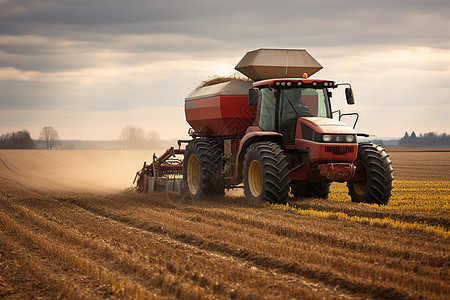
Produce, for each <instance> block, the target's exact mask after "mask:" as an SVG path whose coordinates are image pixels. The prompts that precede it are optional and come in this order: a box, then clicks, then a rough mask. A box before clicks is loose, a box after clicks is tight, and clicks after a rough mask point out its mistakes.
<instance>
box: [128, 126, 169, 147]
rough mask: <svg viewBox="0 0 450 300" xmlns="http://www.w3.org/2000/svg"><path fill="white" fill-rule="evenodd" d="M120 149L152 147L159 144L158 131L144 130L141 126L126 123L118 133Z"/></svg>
mask: <svg viewBox="0 0 450 300" xmlns="http://www.w3.org/2000/svg"><path fill="white" fill-rule="evenodd" d="M119 139H120V143H121V147H122V149H149V148H150V149H154V148H155V147H158V146H159V143H160V139H159V133H158V132H157V131H156V130H152V131H149V132H145V131H144V129H142V128H141V127H136V126H133V125H128V126H126V127H124V128H123V129H122V132H121V133H120V135H119Z"/></svg>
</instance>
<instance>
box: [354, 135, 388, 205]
mask: <svg viewBox="0 0 450 300" xmlns="http://www.w3.org/2000/svg"><path fill="white" fill-rule="evenodd" d="M354 164H355V166H356V174H358V175H362V177H365V178H366V179H365V180H360V181H349V182H347V187H348V194H349V195H350V197H351V199H352V201H353V202H358V203H373V204H379V205H385V204H388V202H389V198H390V197H391V195H392V189H393V184H392V182H393V180H394V176H393V175H392V172H393V169H392V166H391V160H390V159H389V155H388V154H387V153H386V151H385V150H384V149H383V148H382V147H381V146H378V145H375V144H372V143H360V144H359V145H358V155H357V157H356V160H355V162H354Z"/></svg>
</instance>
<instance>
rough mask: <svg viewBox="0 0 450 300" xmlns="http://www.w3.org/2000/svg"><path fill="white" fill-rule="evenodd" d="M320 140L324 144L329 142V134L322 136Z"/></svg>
mask: <svg viewBox="0 0 450 300" xmlns="http://www.w3.org/2000/svg"><path fill="white" fill-rule="evenodd" d="M322 139H323V141H324V142H331V135H329V134H324V135H323V136H322Z"/></svg>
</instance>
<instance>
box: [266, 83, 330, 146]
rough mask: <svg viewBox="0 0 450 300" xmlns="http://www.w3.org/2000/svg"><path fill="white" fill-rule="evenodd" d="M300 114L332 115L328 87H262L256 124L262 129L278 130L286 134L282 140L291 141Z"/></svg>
mask: <svg viewBox="0 0 450 300" xmlns="http://www.w3.org/2000/svg"><path fill="white" fill-rule="evenodd" d="M299 117H324V118H331V109H330V103H329V100H328V92H327V89H313V88H300V87H298V88H297V87H295V88H294V87H293V88H286V89H274V88H269V87H267V88H262V89H261V108H260V114H259V127H260V128H261V129H262V130H264V131H278V132H280V133H282V134H283V135H284V136H285V141H286V140H287V141H289V142H293V139H294V134H295V123H296V121H297V119H298V118H299Z"/></svg>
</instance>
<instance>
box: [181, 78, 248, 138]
mask: <svg viewBox="0 0 450 300" xmlns="http://www.w3.org/2000/svg"><path fill="white" fill-rule="evenodd" d="M252 83H253V82H251V81H240V80H233V81H228V82H223V83H219V84H214V85H211V86H206V87H202V88H198V89H196V90H195V91H194V92H192V93H191V94H190V95H189V96H188V97H187V98H186V102H185V106H184V108H185V114H186V121H187V122H188V123H189V125H191V126H192V128H193V129H194V130H195V131H196V133H198V134H204V135H215V136H232V135H241V134H244V133H245V131H246V130H247V128H248V127H249V126H251V125H252V120H253V114H254V111H255V107H254V106H249V105H248V90H249V89H250V88H251V87H252Z"/></svg>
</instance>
